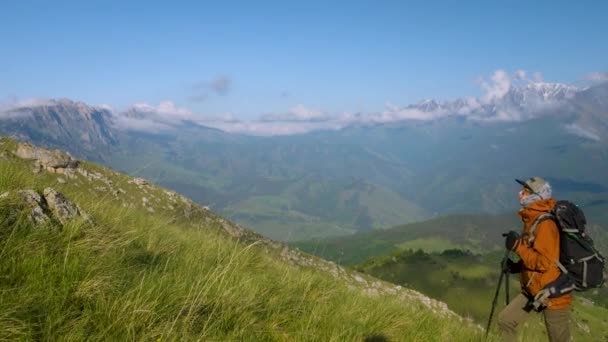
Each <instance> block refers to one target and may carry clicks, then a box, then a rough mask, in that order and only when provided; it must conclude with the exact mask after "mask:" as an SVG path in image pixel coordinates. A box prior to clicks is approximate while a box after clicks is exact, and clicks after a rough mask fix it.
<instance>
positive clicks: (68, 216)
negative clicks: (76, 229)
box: [43, 188, 92, 224]
mask: <svg viewBox="0 0 608 342" xmlns="http://www.w3.org/2000/svg"><path fill="white" fill-rule="evenodd" d="M43 194H44V199H45V200H46V203H47V205H48V208H49V209H50V211H51V212H52V213H53V214H54V216H55V217H56V218H57V219H58V220H59V222H61V223H62V224H66V223H67V222H68V221H70V220H72V219H74V218H76V217H79V218H82V219H83V220H84V221H87V222H91V221H92V218H91V216H90V215H89V214H87V213H86V212H85V211H84V210H82V209H81V208H80V206H78V204H76V203H72V202H70V201H69V200H68V199H67V198H65V196H64V195H63V194H61V193H60V192H58V191H56V190H55V189H53V188H46V189H44V192H43Z"/></svg>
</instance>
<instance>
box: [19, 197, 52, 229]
mask: <svg viewBox="0 0 608 342" xmlns="http://www.w3.org/2000/svg"><path fill="white" fill-rule="evenodd" d="M17 194H18V195H19V196H20V197H21V199H22V200H23V201H24V202H25V205H26V206H27V208H28V210H29V214H28V219H30V220H31V221H32V222H34V223H36V224H43V223H45V222H46V221H48V220H49V217H48V215H47V214H46V212H48V206H47V204H46V201H45V200H44V198H42V196H40V194H38V193H37V192H36V191H34V190H19V191H17Z"/></svg>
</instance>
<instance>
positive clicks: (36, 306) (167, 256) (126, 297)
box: [0, 158, 481, 341]
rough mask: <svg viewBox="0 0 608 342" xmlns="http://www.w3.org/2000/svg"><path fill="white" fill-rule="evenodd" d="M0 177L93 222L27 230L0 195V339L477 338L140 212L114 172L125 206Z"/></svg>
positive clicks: (91, 194)
mask: <svg viewBox="0 0 608 342" xmlns="http://www.w3.org/2000/svg"><path fill="white" fill-rule="evenodd" d="M85 166H86V167H87V168H88V167H93V168H96V169H98V170H102V169H101V168H98V167H96V166H92V165H89V164H86V165H85ZM0 171H1V173H0V194H1V193H4V192H5V191H13V190H18V189H35V190H38V191H40V190H41V189H43V188H44V187H46V186H53V187H55V188H56V189H57V190H59V191H61V192H63V193H64V194H65V195H66V196H67V197H68V198H69V199H71V200H73V201H75V202H77V203H79V205H80V206H81V207H82V208H83V209H85V210H86V211H87V212H89V213H90V214H92V216H93V217H94V220H95V224H94V225H91V224H88V223H86V222H82V221H79V220H74V221H72V222H70V223H69V224H67V225H65V226H59V225H58V224H56V223H49V224H48V225H46V226H35V225H33V224H31V223H30V222H29V221H28V220H27V218H26V217H25V216H26V215H25V214H26V213H27V211H24V210H21V209H23V208H22V207H20V206H19V201H18V198H16V196H13V195H11V196H7V197H5V198H2V199H0V275H1V276H0V340H58V339H61V340H145V341H157V340H159V339H160V340H161V341H165V340H179V341H181V340H212V341H213V340H222V341H225V340H247V341H249V340H255V341H260V340H261V341H265V340H278V341H361V340H363V339H364V338H365V337H368V336H374V335H375V336H385V337H387V338H389V339H390V340H391V341H393V340H394V341H416V340H418V341H446V340H456V341H472V340H479V338H480V337H481V332H480V331H479V330H478V329H476V328H474V327H472V326H470V325H467V324H462V322H461V321H459V320H457V319H453V318H443V317H441V316H439V315H437V314H434V313H432V312H431V311H429V310H428V309H424V307H423V306H422V305H421V304H419V303H417V302H408V301H404V300H402V299H399V298H397V297H395V296H389V295H380V296H375V297H372V296H368V295H365V294H363V292H362V291H361V289H360V288H357V287H354V286H352V285H349V284H347V283H346V282H344V281H342V280H339V279H337V278H334V277H333V276H330V275H329V274H327V273H324V272H321V271H318V270H315V269H312V268H302V267H298V266H293V265H290V264H288V263H286V262H284V261H282V260H281V259H279V258H278V256H277V253H275V252H274V251H272V250H267V249H266V248H265V247H264V246H262V245H261V244H260V243H257V242H255V241H249V242H239V241H236V240H234V239H232V238H229V237H227V236H226V235H225V234H223V233H222V232H221V230H220V228H219V225H218V221H217V220H216V217H215V216H214V215H213V214H201V213H202V212H199V213H198V214H197V215H194V216H192V217H191V218H186V217H184V216H183V215H182V214H181V213H180V212H179V211H177V210H176V212H175V213H174V214H173V215H172V214H171V213H170V212H168V211H160V210H159V211H158V212H155V213H150V212H148V211H146V210H144V209H143V208H141V207H140V206H139V203H140V202H141V196H142V194H141V193H138V192H137V191H138V190H137V188H136V187H134V186H132V185H130V184H128V183H127V182H126V179H125V178H124V177H123V176H119V175H118V176H116V175H109V174H107V176H108V177H110V178H112V181H113V182H114V183H115V184H116V185H117V186H120V187H122V188H124V190H125V191H126V195H124V196H125V198H127V199H128V200H127V202H129V201H130V199H131V198H132V197H133V198H134V199H135V202H136V203H135V205H133V206H132V208H127V207H124V206H123V205H122V203H123V202H122V201H121V200H117V199H116V198H115V197H114V196H111V195H108V194H103V193H97V192H95V191H91V190H90V186H89V185H88V184H87V183H86V182H85V181H83V180H82V179H81V178H78V179H76V180H69V181H68V182H67V183H66V184H60V183H58V182H57V178H58V177H59V176H58V175H53V174H48V173H41V174H33V173H32V172H31V168H30V166H29V164H28V163H27V162H23V161H19V160H16V159H14V158H8V160H2V159H0ZM154 191H156V190H150V191H149V192H148V194H146V195H147V196H151V194H152V195H153V194H155V192H154ZM159 191H160V190H159ZM11 193H13V192H11Z"/></svg>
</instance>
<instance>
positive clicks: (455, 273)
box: [355, 250, 608, 341]
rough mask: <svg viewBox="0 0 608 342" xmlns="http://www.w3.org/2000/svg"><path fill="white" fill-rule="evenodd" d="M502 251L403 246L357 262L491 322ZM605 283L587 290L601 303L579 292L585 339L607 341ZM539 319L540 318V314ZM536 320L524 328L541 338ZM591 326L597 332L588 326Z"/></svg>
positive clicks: (578, 316) (577, 326)
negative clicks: (432, 250) (434, 250)
mask: <svg viewBox="0 0 608 342" xmlns="http://www.w3.org/2000/svg"><path fill="white" fill-rule="evenodd" d="M501 258H502V255H501V253H500V252H495V253H490V254H486V255H471V254H466V253H463V252H460V251H457V250H452V251H446V252H444V253H442V254H437V253H433V254H427V253H424V252H422V251H421V250H418V251H417V252H413V251H402V252H398V253H394V254H392V255H389V256H383V257H377V258H371V259H368V260H366V261H365V262H363V263H362V264H360V265H357V266H355V268H356V269H358V270H359V271H362V272H366V273H369V274H371V275H373V276H375V277H378V278H381V279H384V280H387V281H390V282H393V283H395V284H401V285H403V286H407V287H411V288H413V289H416V290H419V291H421V292H423V293H425V294H426V295H428V296H430V297H433V298H436V299H439V300H441V301H444V302H445V303H447V304H448V306H449V307H450V308H451V309H452V310H455V311H456V312H458V313H459V314H461V315H463V316H465V317H472V318H473V319H474V320H475V321H477V322H478V323H479V324H486V322H487V319H488V315H489V312H490V309H491V303H492V299H493V296H494V291H495V290H496V284H497V281H498V276H499V273H498V272H499V270H498V267H497V265H498V264H499V262H500V259H501ZM510 278H511V281H510V289H511V290H510V294H511V298H512V297H513V296H515V295H516V294H517V292H518V289H519V284H518V279H517V275H512V276H511V277H510ZM607 294H608V291H607V289H606V288H603V289H601V290H594V291H590V292H587V293H585V296H587V297H589V295H590V297H591V298H594V299H596V300H604V303H603V304H602V305H599V304H598V303H597V301H596V305H589V303H590V302H589V301H587V300H585V299H584V298H582V297H581V295H580V294H577V295H576V296H575V298H576V302H575V306H574V309H573V318H574V322H573V324H572V330H573V334H574V336H575V337H576V340H580V341H605V340H606V338H608V306H607V304H608V303H606V302H605V299H603V298H605V297H606V295H607ZM504 303H505V293H504V287H503V288H501V293H500V295H499V302H498V305H497V309H496V313H498V312H500V310H502V308H504ZM538 321H540V319H539V320H538ZM538 321H536V320H535V321H534V322H532V323H531V324H530V326H529V327H528V328H527V329H526V330H525V331H524V332H523V334H524V336H528V338H530V339H532V340H537V339H538V338H540V336H541V335H539V331H537V330H540V331H541V332H542V331H543V330H544V327H542V326H540V327H539V328H540V329H536V327H537V323H538ZM585 327H588V328H589V329H590V331H591V332H593V334H589V333H587V332H586V331H585Z"/></svg>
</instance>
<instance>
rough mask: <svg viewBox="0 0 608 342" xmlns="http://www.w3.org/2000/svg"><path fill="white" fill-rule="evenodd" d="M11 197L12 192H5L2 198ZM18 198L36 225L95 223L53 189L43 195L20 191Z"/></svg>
mask: <svg viewBox="0 0 608 342" xmlns="http://www.w3.org/2000/svg"><path fill="white" fill-rule="evenodd" d="M10 195H11V193H10V192H5V193H3V194H2V195H1V196H0V198H5V197H9V196H10ZM16 197H17V200H18V201H20V202H21V203H22V205H23V206H24V209H25V210H26V211H27V217H28V219H29V220H30V221H31V222H32V223H34V224H36V225H39V224H44V223H46V222H48V221H49V220H51V219H55V220H57V221H59V222H60V223H61V224H66V223H68V222H69V221H71V220H74V219H81V220H83V221H84V222H86V223H92V222H93V218H92V217H91V215H89V214H88V213H86V212H85V211H84V210H82V208H80V206H78V204H76V203H73V202H71V201H70V200H68V199H67V198H66V197H65V196H64V195H63V194H62V193H60V192H58V191H56V190H55V189H53V188H46V189H44V191H43V193H42V195H41V194H39V193H38V192H36V191H34V190H29V189H28V190H19V191H16Z"/></svg>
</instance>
